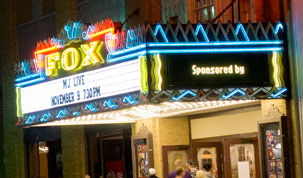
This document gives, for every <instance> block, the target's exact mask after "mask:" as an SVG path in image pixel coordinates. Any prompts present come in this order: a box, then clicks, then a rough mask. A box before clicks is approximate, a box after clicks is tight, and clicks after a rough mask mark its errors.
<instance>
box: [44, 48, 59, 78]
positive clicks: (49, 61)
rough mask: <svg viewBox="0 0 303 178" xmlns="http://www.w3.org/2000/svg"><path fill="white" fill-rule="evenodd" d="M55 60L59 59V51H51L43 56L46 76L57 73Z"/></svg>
mask: <svg viewBox="0 0 303 178" xmlns="http://www.w3.org/2000/svg"><path fill="white" fill-rule="evenodd" d="M57 61H59V53H53V54H50V55H46V56H45V74H46V76H50V75H57Z"/></svg>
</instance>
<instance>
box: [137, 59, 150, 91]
mask: <svg viewBox="0 0 303 178" xmlns="http://www.w3.org/2000/svg"><path fill="white" fill-rule="evenodd" d="M139 59H140V70H141V92H142V93H145V94H146V93H147V92H148V72H147V61H146V56H139Z"/></svg>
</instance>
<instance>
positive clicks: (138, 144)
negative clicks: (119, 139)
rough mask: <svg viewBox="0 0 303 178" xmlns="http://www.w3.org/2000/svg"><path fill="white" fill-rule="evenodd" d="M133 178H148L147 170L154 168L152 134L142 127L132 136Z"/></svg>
mask: <svg viewBox="0 0 303 178" xmlns="http://www.w3.org/2000/svg"><path fill="white" fill-rule="evenodd" d="M132 156H133V160H134V161H133V177H134V178H148V177H149V175H148V174H149V173H148V170H149V168H153V167H154V163H153V160H154V157H153V141H152V134H151V132H149V131H148V129H147V128H146V127H145V126H144V125H142V127H141V128H140V130H139V132H138V133H137V134H136V135H133V136H132Z"/></svg>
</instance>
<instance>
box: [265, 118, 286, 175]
mask: <svg viewBox="0 0 303 178" xmlns="http://www.w3.org/2000/svg"><path fill="white" fill-rule="evenodd" d="M262 129H263V130H262V133H263V134H262V137H263V138H262V140H263V145H264V146H265V156H266V168H265V169H266V177H269V178H272V177H279V178H280V177H281V178H282V177H283V171H284V170H283V167H284V166H283V160H282V141H281V130H280V128H279V123H278V122H277V123H268V124H264V125H263V127H262Z"/></svg>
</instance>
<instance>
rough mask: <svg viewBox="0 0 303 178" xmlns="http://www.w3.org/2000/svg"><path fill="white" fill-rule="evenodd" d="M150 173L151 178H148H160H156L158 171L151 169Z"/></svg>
mask: <svg viewBox="0 0 303 178" xmlns="http://www.w3.org/2000/svg"><path fill="white" fill-rule="evenodd" d="M148 173H149V177H148V178H158V177H157V176H156V169H154V168H150V169H149V170H148Z"/></svg>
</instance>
